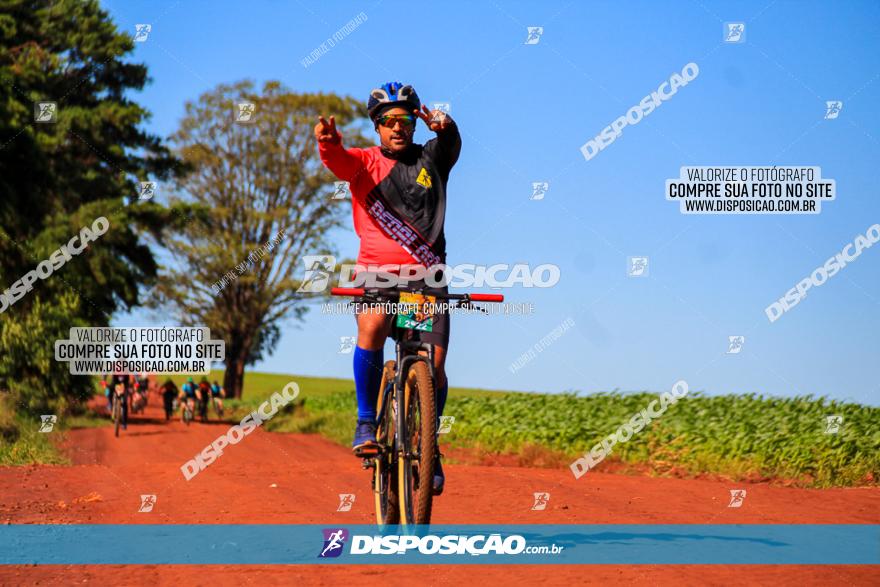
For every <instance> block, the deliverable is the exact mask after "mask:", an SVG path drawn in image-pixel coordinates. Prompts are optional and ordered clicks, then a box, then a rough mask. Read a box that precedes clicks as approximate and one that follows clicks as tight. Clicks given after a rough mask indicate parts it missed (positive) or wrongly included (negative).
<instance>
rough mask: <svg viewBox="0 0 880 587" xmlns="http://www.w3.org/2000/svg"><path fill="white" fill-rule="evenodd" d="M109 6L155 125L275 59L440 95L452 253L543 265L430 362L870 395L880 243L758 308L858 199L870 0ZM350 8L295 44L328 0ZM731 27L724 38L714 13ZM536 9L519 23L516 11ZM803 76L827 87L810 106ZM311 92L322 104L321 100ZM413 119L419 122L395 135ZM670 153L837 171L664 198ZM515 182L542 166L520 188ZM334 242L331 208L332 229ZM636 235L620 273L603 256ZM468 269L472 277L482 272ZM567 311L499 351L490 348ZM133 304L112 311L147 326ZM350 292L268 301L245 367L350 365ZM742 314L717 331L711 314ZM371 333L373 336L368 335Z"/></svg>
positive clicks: (548, 375)
mask: <svg viewBox="0 0 880 587" xmlns="http://www.w3.org/2000/svg"><path fill="white" fill-rule="evenodd" d="M103 5H104V6H105V7H106V8H107V9H108V10H109V11H110V13H111V15H112V16H113V18H114V19H115V20H116V22H117V24H118V25H119V26H120V27H121V28H123V29H124V30H129V31H133V30H134V25H135V24H136V23H150V24H152V32H151V33H150V36H149V39H148V41H147V42H145V43H142V44H138V46H137V49H136V52H135V54H134V60H137V61H142V62H144V63H146V64H147V66H148V67H149V71H150V75H151V77H152V79H153V82H152V84H151V85H150V86H148V87H147V88H146V89H145V91H143V92H142V93H140V94H139V95H138V96H137V99H138V101H139V102H140V103H141V104H143V105H145V106H146V107H147V108H148V109H149V110H150V111H151V112H152V113H153V118H152V121H151V123H150V130H151V131H152V132H155V133H158V134H160V135H163V136H167V135H168V134H170V133H171V132H173V130H174V129H175V128H176V125H177V123H178V121H179V120H180V118H181V116H182V113H183V104H184V102H185V101H186V100H192V99H195V98H197V96H198V95H199V94H200V93H202V92H203V91H206V90H208V89H210V88H212V87H214V86H215V85H216V84H219V83H222V82H232V81H236V80H239V79H243V78H250V79H253V80H255V81H257V82H258V83H259V82H263V81H265V80H269V79H277V80H280V81H281V82H283V83H284V84H285V85H287V86H288V87H289V88H290V89H292V90H294V91H302V92H318V91H322V92H336V93H339V94H348V95H352V96H356V97H358V98H364V99H365V98H366V96H367V94H368V92H369V90H370V89H372V88H374V87H377V86H378V85H379V84H381V83H382V82H384V81H389V80H400V81H403V82H404V83H411V84H413V85H414V86H415V88H416V89H417V91H418V92H419V94H420V96H421V97H422V100H423V101H425V102H447V101H448V102H450V103H451V108H452V115H453V116H454V118H455V119H456V120H457V122H458V124H459V126H460V128H461V130H462V134H463V149H462V155H461V158H460V160H459V162H458V164H457V166H456V168H455V169H454V170H453V172H452V175H451V178H450V181H449V186H448V195H449V203H448V209H447V218H446V235H447V241H448V259H449V262H450V263H480V264H487V265H490V264H493V263H518V262H525V263H529V264H532V265H537V264H540V263H555V264H557V265H558V266H559V267H560V271H561V279H560V282H559V284H558V285H557V286H556V287H554V288H551V289H523V288H518V289H513V290H505V291H504V293H505V295H506V297H507V299H508V300H510V301H513V302H531V303H533V304H534V307H535V310H536V311H535V314H533V315H531V316H519V317H511V316H477V315H467V316H459V317H456V319H455V320H454V321H453V325H452V343H451V349H450V354H449V359H448V366H447V371H448V374H449V378H450V382H451V384H452V385H453V386H468V387H484V388H491V389H512V390H524V391H526V390H535V391H550V392H557V391H562V390H572V389H574V390H583V391H599V390H610V389H615V388H619V389H621V390H646V389H647V390H653V391H660V390H667V389H669V388H670V387H671V386H672V384H673V383H674V382H675V381H676V380H678V379H685V380H686V381H687V382H688V383H689V385H690V388H691V389H692V390H693V389H698V390H704V391H706V392H707V393H710V394H717V393H750V392H757V393H764V394H771V395H779V396H790V395H798V394H807V393H812V394H815V395H827V396H830V397H833V398H838V399H846V400H852V401H858V402H862V403H868V404H872V405H880V399H878V398H880V367H878V360H877V357H878V355H880V341H878V336H877V331H878V323H880V320H878V316H880V287H878V285H880V247H875V248H871V249H867V250H866V251H864V252H863V254H862V255H861V256H860V257H859V258H858V260H857V261H855V262H853V263H852V264H850V265H848V266H847V267H846V268H845V269H843V270H842V271H841V272H840V273H839V274H838V275H836V276H834V277H833V278H832V279H830V280H829V281H828V282H827V283H825V284H824V285H822V286H821V287H818V288H814V289H813V290H811V291H810V292H809V294H808V296H807V298H806V299H804V300H803V301H802V302H801V303H800V304H799V305H798V306H797V307H795V308H793V309H792V310H791V311H790V312H788V313H786V314H785V315H784V316H783V317H782V318H781V319H779V320H778V321H777V322H774V323H772V324H771V323H769V321H768V320H767V318H766V316H765V315H764V308H765V307H766V306H767V305H769V304H770V303H771V302H772V301H774V300H776V299H777V298H779V297H780V296H782V295H783V294H784V293H785V292H786V291H787V290H788V289H790V288H791V287H793V286H794V285H795V284H796V283H797V282H798V281H800V280H801V279H802V278H804V277H806V276H808V275H809V274H810V273H811V272H812V271H813V270H814V269H815V268H817V267H819V266H820V265H822V264H823V263H824V262H825V260H826V259H828V258H829V257H831V256H832V255H834V254H835V253H837V252H838V251H840V249H841V248H843V246H844V245H846V244H847V243H848V242H851V241H852V240H853V238H854V237H855V236H856V235H857V234H859V233H864V232H865V230H866V229H867V228H868V227H869V226H870V225H872V224H874V223H876V222H880V203H878V196H877V185H876V183H877V182H876V170H877V165H876V163H877V161H878V154H880V153H878V148H880V125H878V118H877V109H876V104H877V101H878V99H880V79H878V78H880V50H878V41H877V36H876V30H877V27H878V25H880V5H878V4H877V3H870V2H847V3H839V4H828V3H827V2H783V1H777V2H771V1H769V0H767V1H765V0H761V1H759V2H736V3H720V2H708V1H706V2H700V1H695V2H675V3H669V2H665V3H653V2H635V3H623V2H621V3H617V2H615V3H607V2H603V3H593V2H590V3H581V2H572V3H555V2H540V3H537V2H534V3H507V2H505V3H500V2H495V3H493V2H485V3H484V2H454V1H449V2H444V3H441V4H439V5H417V4H412V3H403V2H392V1H391V0H385V1H380V2H378V3H354V2H333V3H329V2H328V3H312V2H269V1H251V2H246V3H242V2H187V1H181V2H138V1H125V2H118V1H117V2H104V3H103ZM361 12H363V13H364V14H365V15H366V17H367V20H366V21H365V22H363V24H361V25H360V26H359V27H358V28H357V29H356V30H354V31H353V32H352V33H351V34H350V35H349V36H348V37H346V38H344V39H343V40H342V41H341V42H338V43H337V44H336V46H335V47H333V48H332V50H330V51H329V52H328V53H326V54H325V55H323V56H322V57H321V58H320V59H319V60H318V61H317V62H316V63H314V64H313V65H311V66H310V67H308V68H304V67H303V66H302V65H301V63H300V61H301V60H302V59H303V58H304V57H305V56H306V55H308V54H309V53H311V52H312V51H313V50H314V49H315V48H317V47H318V46H319V45H320V44H321V42H322V41H324V40H325V39H327V38H328V37H329V36H331V35H332V34H333V33H334V32H335V31H337V30H338V29H339V28H341V27H342V26H343V25H345V23H346V22H348V21H349V20H351V19H352V18H354V17H355V16H357V15H358V14H359V13H361ZM728 21H741V22H745V23H746V41H745V42H744V43H740V44H725V43H722V31H723V23H724V22H728ZM527 26H543V27H544V33H543V35H542V36H541V39H540V41H539V43H537V44H535V45H526V44H524V41H525V39H526V36H527V35H526V27H527ZM689 62H696V63H697V64H698V65H699V69H700V73H699V76H698V77H697V78H696V79H695V80H693V81H692V82H691V83H690V84H688V85H687V86H686V87H683V88H681V89H679V91H678V93H677V94H676V95H675V96H674V97H673V98H672V99H670V100H669V101H667V102H665V103H663V105H662V106H660V107H659V108H657V109H656V110H655V111H654V112H653V113H651V114H650V116H647V117H646V118H645V119H644V120H642V121H641V122H640V123H639V124H637V125H635V126H630V127H627V128H626V129H624V132H623V135H621V137H620V138H618V139H617V140H616V141H615V142H614V143H613V144H611V145H610V146H609V147H608V148H606V149H605V150H604V151H602V152H601V153H600V154H599V155H598V156H596V157H595V158H593V159H592V160H590V161H586V160H585V159H584V157H583V155H582V154H581V153H580V150H579V149H580V146H581V145H582V144H584V143H585V142H586V141H587V140H588V139H590V138H592V137H594V136H595V135H597V134H598V133H599V132H600V131H601V130H602V128H604V127H605V126H607V125H609V124H610V123H611V122H612V121H613V120H614V119H616V118H617V117H618V116H620V115H622V114H624V113H625V112H626V111H627V110H628V109H629V108H630V107H631V106H634V105H636V104H638V103H639V101H640V100H641V99H642V98H643V97H644V96H646V95H647V94H649V93H650V92H651V91H653V90H655V89H657V86H658V85H659V84H660V83H661V82H663V81H665V80H668V79H669V77H670V75H671V74H672V73H673V72H680V71H681V69H682V67H683V66H684V65H685V64H687V63H689ZM825 100H841V101H843V103H844V105H843V109H842V111H841V114H840V116H839V118H837V119H835V120H824V119H823V117H824V114H825ZM328 114H331V113H328ZM429 138H430V135H429V133H428V131H426V130H425V129H424V127H421V128H420V130H419V132H418V133H417V135H416V140H417V141H418V142H424V141H426V140H428V139H429ZM683 165H711V166H723V165H768V166H769V165H802V166H809V165H815V166H820V167H821V168H822V173H823V176H824V177H830V178H833V179H835V180H836V182H837V190H838V195H837V199H836V200H835V201H833V202H825V203H824V205H823V207H822V212H821V214H819V215H815V216H796V215H790V216H760V215H758V216H745V215H734V216H685V215H683V214H681V213H680V212H679V210H678V205H677V204H676V203H673V202H667V201H665V199H664V181H665V180H666V179H667V178H672V177H677V176H678V171H679V168H680V167H681V166H683ZM533 181H548V182H549V183H550V189H549V192H548V193H547V195H546V197H545V198H544V199H543V200H540V201H532V200H530V199H529V196H530V194H531V183H532V182H533ZM336 238H337V242H338V245H339V247H340V250H341V251H342V253H343V255H348V256H354V255H355V254H356V251H357V240H356V237H355V235H354V233H353V231H351V230H347V231H343V232H341V233H340V234H338V235H336ZM628 256H648V257H649V272H650V274H649V276H648V277H645V278H628V277H627V276H626V263H627V261H626V258H627V257H628ZM483 291H489V290H488V289H484V290H483ZM568 318H571V319H572V320H573V321H574V324H575V325H574V327H573V328H572V329H571V330H569V331H568V332H567V333H566V334H564V335H563V336H562V337H561V338H559V339H558V340H557V341H556V342H555V343H554V344H553V345H552V346H550V347H549V348H547V349H546V350H545V351H544V352H542V353H540V354H539V355H538V356H537V358H536V359H535V360H533V361H532V362H530V363H529V364H527V365H526V366H524V367H523V368H522V369H520V370H519V371H517V372H516V373H515V374H513V373H511V372H510V370H509V369H508V366H509V365H510V364H511V363H512V362H513V361H515V360H516V359H517V357H519V356H520V355H521V354H522V353H524V352H526V351H527V350H528V349H529V348H530V347H532V345H534V344H535V343H537V342H538V341H539V340H540V339H541V338H542V337H544V336H545V335H546V334H548V333H549V332H550V331H552V330H553V329H554V328H555V327H556V326H557V325H559V324H560V323H562V322H563V321H565V320H566V319H568ZM150 320H151V318H150V317H148V316H147V315H146V314H141V313H136V314H134V315H129V316H120V317H119V320H118V322H117V323H118V324H126V325H127V324H138V325H146V324H149V323H150ZM355 330H356V329H355V324H354V319H353V318H352V317H351V316H339V317H328V316H323V315H321V313H320V311H317V312H316V311H313V312H311V313H310V315H309V316H308V318H307V320H306V321H305V322H304V323H302V324H299V325H295V324H289V325H286V326H285V328H284V336H283V338H282V341H281V343H280V345H279V346H278V348H277V350H276V351H275V353H274V355H273V356H271V357H270V358H268V359H266V360H265V361H264V362H263V363H261V364H259V365H257V366H256V367H255V368H256V369H258V370H265V371H273V372H288V373H290V372H292V373H298V374H308V375H325V376H340V377H349V376H350V371H351V355H344V354H343V355H340V354H337V350H338V347H339V337H340V336H344V335H354V334H355ZM729 335H745V337H746V339H745V344H744V347H743V350H742V352H741V353H739V354H727V353H726V351H727V346H728V336H729ZM390 352H391V346H390V344H389V345H388V346H386V356H388V355H389V354H390Z"/></svg>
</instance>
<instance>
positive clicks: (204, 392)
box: [197, 377, 211, 421]
mask: <svg viewBox="0 0 880 587" xmlns="http://www.w3.org/2000/svg"><path fill="white" fill-rule="evenodd" d="M197 395H198V398H199V417H200V418H201V419H202V420H203V421H204V420H207V419H208V404H209V403H211V384H210V382H208V378H207V377H202V380H201V381H199V389H198V394H197Z"/></svg>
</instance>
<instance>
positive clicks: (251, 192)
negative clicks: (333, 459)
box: [154, 81, 367, 396]
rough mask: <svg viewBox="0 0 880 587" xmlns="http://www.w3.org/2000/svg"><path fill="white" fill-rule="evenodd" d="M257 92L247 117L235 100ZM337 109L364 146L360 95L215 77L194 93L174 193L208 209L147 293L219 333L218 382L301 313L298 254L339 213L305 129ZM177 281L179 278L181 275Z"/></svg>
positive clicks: (172, 247)
mask: <svg viewBox="0 0 880 587" xmlns="http://www.w3.org/2000/svg"><path fill="white" fill-rule="evenodd" d="M239 103H251V104H254V107H255V108H254V111H253V113H252V118H251V120H250V121H249V122H247V123H238V122H236V121H235V111H236V105H237V104H239ZM330 114H333V115H335V116H336V119H337V121H338V124H339V125H340V127H344V128H345V129H346V133H347V137H346V144H347V146H365V145H366V144H367V141H366V138H365V137H363V136H361V134H360V132H361V130H362V127H363V123H364V121H365V120H366V112H365V108H364V106H363V103H362V102H361V101H359V100H355V99H353V98H349V97H340V96H336V95H333V94H307V93H294V92H292V91H290V90H288V89H287V88H285V87H283V86H282V85H281V84H280V83H279V82H276V81H269V82H266V83H265V84H263V85H262V87H261V88H259V89H258V88H256V87H255V86H254V84H253V82H250V81H241V82H237V83H234V84H220V85H218V86H217V87H216V88H213V89H212V90H210V91H208V92H205V93H204V94H202V95H201V96H199V99H198V100H197V101H195V102H188V103H187V104H186V114H185V116H184V118H183V120H182V121H181V123H180V127H179V129H178V130H177V132H176V133H174V135H173V137H172V140H173V142H174V145H175V147H176V148H177V150H178V152H179V153H180V155H181V157H182V158H183V160H184V161H185V162H186V164H187V167H188V168H190V169H192V170H194V172H193V173H190V174H188V175H186V176H183V177H181V178H180V179H179V180H178V182H177V186H176V187H177V191H178V193H179V196H180V197H179V198H175V200H174V201H186V202H190V203H192V204H193V205H194V206H197V207H199V208H200V209H202V210H205V211H206V214H204V215H202V216H200V217H198V218H196V219H194V220H193V222H192V223H190V225H189V226H188V227H187V229H186V230H185V231H181V232H179V233H178V234H176V235H174V236H173V237H172V238H169V239H168V241H167V243H166V247H167V248H168V249H169V251H170V252H171V253H172V256H173V258H174V259H175V260H176V262H177V265H176V266H175V267H168V268H165V270H164V271H163V272H162V277H161V281H160V283H159V286H158V287H157V289H156V292H157V297H156V300H155V302H154V303H155V304H156V305H157V306H158V305H162V306H168V307H170V308H171V309H172V310H173V312H174V314H175V315H176V316H177V318H178V319H179V321H180V322H181V323H182V324H187V325H189V324H199V325H205V326H208V327H209V328H210V329H211V334H212V336H213V337H215V338H222V339H223V340H225V342H226V361H225V362H226V367H227V369H226V373H225V377H224V386H225V387H226V389H227V390H228V391H229V392H230V394H231V395H235V396H238V395H240V393H241V389H242V374H243V372H244V365H247V364H252V363H253V362H255V361H257V360H259V359H260V357H261V356H263V355H264V354H266V353H268V352H271V350H272V349H273V348H274V346H275V345H276V343H277V341H278V339H279V337H280V329H279V324H280V323H281V321H282V320H285V319H292V321H294V322H295V321H296V320H297V319H299V318H301V317H302V315H303V314H304V312H305V311H306V309H307V307H306V305H305V301H306V300H304V297H303V295H302V294H300V293H297V288H298V287H299V281H298V279H301V278H302V275H303V273H304V266H303V265H302V261H301V259H302V257H303V255H317V254H332V253H333V252H334V251H333V245H332V242H331V240H330V235H331V234H332V232H333V230H334V229H337V228H339V227H341V226H342V225H343V221H344V220H345V219H347V217H348V216H347V215H348V213H347V212H346V210H348V206H347V203H346V202H344V201H338V200H333V199H332V198H331V197H330V196H331V195H332V193H333V180H334V179H335V178H334V177H333V176H332V175H331V174H330V172H329V171H327V170H326V169H325V168H324V167H323V165H322V164H321V161H320V159H319V156H318V149H317V144H316V142H315V139H314V136H313V130H314V126H315V123H316V122H317V119H318V116H319V115H325V116H329V115H330ZM184 284H185V286H184Z"/></svg>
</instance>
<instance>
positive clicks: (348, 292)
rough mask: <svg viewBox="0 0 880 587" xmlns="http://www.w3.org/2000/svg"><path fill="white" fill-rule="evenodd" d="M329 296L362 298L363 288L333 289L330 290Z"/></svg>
mask: <svg viewBox="0 0 880 587" xmlns="http://www.w3.org/2000/svg"><path fill="white" fill-rule="evenodd" d="M330 295H334V296H355V297H358V296H362V295H364V288H362V287H334V288H332V289H330Z"/></svg>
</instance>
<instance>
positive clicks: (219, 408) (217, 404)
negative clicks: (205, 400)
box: [211, 394, 223, 420]
mask: <svg viewBox="0 0 880 587" xmlns="http://www.w3.org/2000/svg"><path fill="white" fill-rule="evenodd" d="M211 403H213V404H214V410H215V411H216V412H217V418H218V419H220V420H222V419H223V400H222V399H221V398H219V397H217V396H214V395H213V394H212V397H211Z"/></svg>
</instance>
